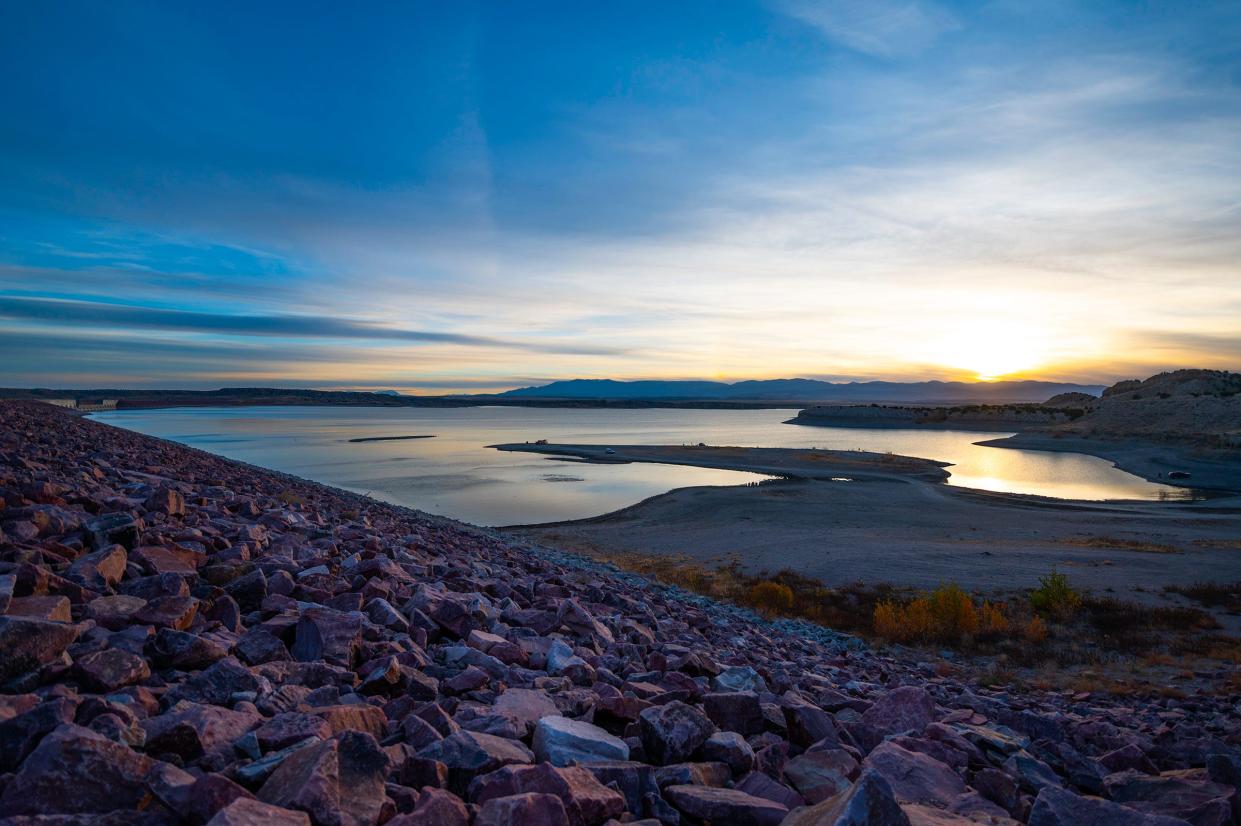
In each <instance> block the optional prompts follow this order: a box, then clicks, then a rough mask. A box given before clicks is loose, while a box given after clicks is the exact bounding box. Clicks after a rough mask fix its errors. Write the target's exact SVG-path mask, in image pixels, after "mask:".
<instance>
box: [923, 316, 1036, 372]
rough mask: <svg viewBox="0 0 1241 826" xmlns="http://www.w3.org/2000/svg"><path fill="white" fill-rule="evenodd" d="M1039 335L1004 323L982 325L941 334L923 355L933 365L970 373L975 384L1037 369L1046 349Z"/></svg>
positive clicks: (972, 325)
mask: <svg viewBox="0 0 1241 826" xmlns="http://www.w3.org/2000/svg"><path fill="white" fill-rule="evenodd" d="M1041 339H1042V335H1041V333H1040V331H1038V330H1035V329H1033V328H1030V327H1023V326H1022V325H1020V324H1014V323H1011V322H1008V321H982V322H974V323H969V324H963V325H962V326H960V327H958V328H956V329H953V330H945V331H944V335H943V337H942V338H941V339H940V340H939V341H938V342H932V343H931V345H930V346H929V347H928V348H927V349H926V350H925V351H924V358H926V359H928V360H929V361H931V362H932V363H934V364H939V365H943V366H945V367H952V368H955V369H959V370H965V371H968V372H970V373H973V374H974V375H975V376H976V377H977V379H978V380H979V381H996V380H997V379H1000V378H1003V377H1011V376H1012V375H1013V374H1015V373H1022V372H1026V371H1029V370H1033V369H1034V368H1036V367H1038V366H1040V365H1041V364H1042V363H1043V362H1044V360H1045V359H1046V348H1045V346H1044V345H1043V344H1042V342H1041Z"/></svg>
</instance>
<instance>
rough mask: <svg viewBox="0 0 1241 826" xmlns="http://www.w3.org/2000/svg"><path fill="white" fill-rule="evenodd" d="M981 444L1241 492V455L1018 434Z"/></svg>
mask: <svg viewBox="0 0 1241 826" xmlns="http://www.w3.org/2000/svg"><path fill="white" fill-rule="evenodd" d="M978 444H981V445H986V446H987V447H1007V448H1015V449H1018V450H1045V451H1049V452H1053V453H1085V454H1088V455H1090V456H1098V457H1099V458H1100V459H1107V460H1108V461H1109V462H1111V463H1112V464H1114V465H1116V467H1118V468H1120V469H1121V470H1123V471H1126V472H1128V473H1132V474H1134V475H1135V476H1141V477H1142V478H1144V479H1146V480H1148V481H1151V482H1161V483H1163V484H1165V485H1180V486H1182V487H1187V488H1198V489H1201V490H1217V491H1241V451H1236V452H1232V453H1223V452H1220V451H1212V450H1205V449H1201V450H1195V449H1193V448H1188V447H1177V446H1173V445H1160V444H1154V443H1151V442H1143V441H1140V440H1136V439H1087V438H1084V437H1081V436H1069V435H1064V434H1061V435H1052V434H1050V433H1037V432H1030V433H1018V434H1016V435H1015V436H1009V437H1007V438H1004V439H990V440H988V441H984V442H978ZM1172 471H1184V472H1187V473H1189V474H1190V478H1189V479H1169V478H1168V474H1169V473H1170V472H1172Z"/></svg>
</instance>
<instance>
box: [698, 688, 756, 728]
mask: <svg viewBox="0 0 1241 826" xmlns="http://www.w3.org/2000/svg"><path fill="white" fill-rule="evenodd" d="M702 705H703V709H704V710H705V711H706V713H707V716H708V717H709V718H711V722H713V723H715V724H716V725H717V726H719V727H720V728H721V729H722V730H724V731H735V732H737V733H738V734H742V735H745V736H747V737H748V736H749V735H751V734H761V733H762V732H763V728H764V726H765V725H766V723H765V721H764V718H763V709H762V707H761V706H760V705H759V702H758V695H757V694H755V693H754V692H752V691H730V692H719V693H714V694H706V695H704V696H703V698H702Z"/></svg>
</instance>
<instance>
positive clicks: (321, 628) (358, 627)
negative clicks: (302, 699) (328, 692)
mask: <svg viewBox="0 0 1241 826" xmlns="http://www.w3.org/2000/svg"><path fill="white" fill-rule="evenodd" d="M361 633H362V618H361V616H360V615H358V614H347V613H345V612H343V611H334V610H332V609H330V608H309V609H307V610H305V611H303V612H302V615H301V618H300V619H299V620H298V621H297V638H296V640H294V642H293V647H292V648H291V649H290V652H291V653H292V654H293V659H295V660H298V661H299V662H316V661H318V660H324V661H326V662H329V663H332V664H334V665H341V666H346V667H348V666H351V665H352V664H353V660H354V655H355V651H356V648H357V645H358V641H359V640H360V638H361Z"/></svg>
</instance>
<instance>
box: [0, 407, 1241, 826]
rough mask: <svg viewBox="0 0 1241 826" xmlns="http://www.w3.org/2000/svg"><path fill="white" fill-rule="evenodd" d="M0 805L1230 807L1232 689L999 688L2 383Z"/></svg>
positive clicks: (733, 810) (112, 817)
mask: <svg viewBox="0 0 1241 826" xmlns="http://www.w3.org/2000/svg"><path fill="white" fill-rule="evenodd" d="M0 419H2V427H0V530H2V531H3V533H2V534H0V824H5V826H18V824H63V825H66V826H67V825H69V824H105V826H107V825H108V824H164V823H172V824H182V823H184V824H210V826H249V824H278V825H282V824H290V826H293V825H294V824H303V825H304V824H316V826H363V825H367V826H369V825H370V824H379V823H388V824H392V826H414V825H415V824H427V825H428V826H430V824H437V825H438V826H468V824H474V825H475V826H492V825H493V824H494V825H495V826H498V825H499V824H519V826H520V824H530V825H531V826H533V824H539V826H544V825H545V824H565V825H566V826H601V825H602V824H605V823H610V822H640V823H645V824H649V825H650V826H654V824H657V823H662V824H687V826H688V825H689V824H704V823H710V824H762V825H765V824H773V826H774V824H778V823H790V824H801V825H805V826H809V825H810V824H813V826H820V825H821V824H875V825H876V826H878V825H879V824H906V823H909V824H951V823H983V824H1007V823H1013V822H1020V823H1027V822H1028V823H1031V824H1038V825H1039V826H1053V825H1054V824H1122V823H1138V824H1151V826H1155V824H1161V825H1162V826H1171V825H1172V824H1186V823H1192V824H1196V826H1211V825H1213V824H1225V823H1230V822H1237V807H1238V801H1237V784H1238V783H1241V749H1239V744H1241V719H1239V718H1241V715H1238V709H1237V707H1236V705H1235V701H1234V700H1233V698H1216V697H1206V696H1204V697H1194V698H1192V699H1180V700H1171V699H1151V700H1146V701H1140V700H1137V699H1135V698H1124V699H1111V698H1106V697H1094V696H1090V695H1076V696H1075V695H1066V694H1032V695H1018V694H1013V693H1006V692H1004V691H994V690H987V689H983V688H981V687H979V686H975V685H969V684H967V683H963V682H960V681H957V680H954V679H949V678H946V677H941V676H937V675H936V674H935V673H934V671H933V670H932V669H930V668H927V667H924V666H920V665H919V664H918V663H916V662H904V661H902V660H900V659H897V658H893V657H891V656H884V655H881V654H879V653H877V652H874V651H869V650H867V649H865V648H864V647H861V646H859V645H857V644H856V642H853V641H849V640H847V639H841V638H838V637H835V636H833V635H831V634H829V633H824V632H819V633H809V632H807V633H799V632H798V631H797V629H793V628H785V627H780V626H774V625H771V624H768V623H765V622H763V621H761V620H759V619H758V618H756V617H753V616H752V615H748V614H746V613H745V612H742V611H740V610H738V609H736V608H731V607H728V606H721V605H716V604H713V603H710V602H708V601H706V600H703V599H701V598H697V597H692V596H689V595H686V594H683V593H681V592H678V591H676V590H674V589H668V588H663V587H660V586H655V585H652V584H650V583H648V582H645V581H643V580H641V579H638V578H636V577H633V576H630V575H625V574H621V573H619V572H617V571H615V570H612V569H609V568H606V567H601V566H597V565H594V564H592V563H589V562H587V561H584V560H580V559H578V558H575V557H570V556H566V555H560V554H556V553H554V552H551V551H547V550H543V549H538V548H530V547H525V546H521V545H519V544H516V543H513V542H510V541H507V540H505V539H504V538H503V537H499V536H495V535H492V534H489V533H487V532H484V531H481V530H475V529H470V528H468V527H466V526H461V525H457V524H455V523H451V522H447V521H445V520H439V519H435V518H432V517H429V516H426V515H424V514H419V513H416V512H413V511H409V510H405V509H402V508H397V507H393V506H388V505H384V504H381V503H377V502H374V501H371V500H368V499H365V498H363V497H359V496H355V495H352V494H348V493H344V492H341V491H336V490H332V489H329V488H325V487H322V486H319V485H315V484H311V483H309V482H305V481H301V480H297V479H294V478H291V477H287V476H283V475H280V474H276V473H271V472H267V471H262V470H259V469H256V468H253V467H249V466H246V465H241V464H238V463H233V462H229V461H226V460H223V459H219V458H217V457H213V456H210V455H208V454H205V453H201V452H198V451H195V450H191V449H188V448H184V447H180V446H177V445H174V444H170V443H167V442H163V441H159V440H156V439H151V438H147V437H143V436H139V435H136V434H132V433H128V432H125V431H120V430H116V429H113V428H109V427H106V426H103V425H100V424H97V423H94V422H90V421H85V420H81V419H78V418H75V417H73V416H71V415H69V414H65V413H61V412H59V411H56V410H54V409H52V408H50V407H47V406H43V405H39V404H35V403H0Z"/></svg>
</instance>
